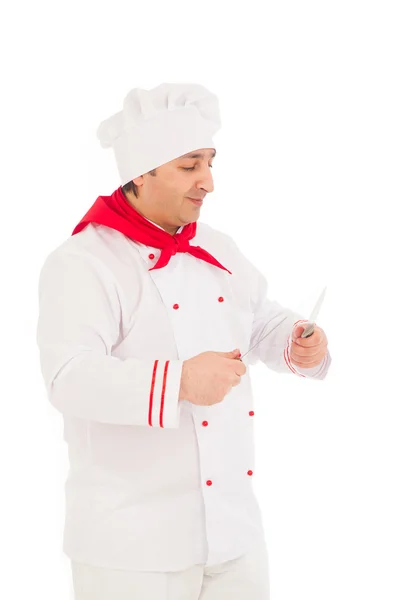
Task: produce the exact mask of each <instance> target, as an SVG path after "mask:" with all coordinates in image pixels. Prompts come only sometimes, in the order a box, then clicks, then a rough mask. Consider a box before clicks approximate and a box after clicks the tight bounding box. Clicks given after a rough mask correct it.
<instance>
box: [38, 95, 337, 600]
mask: <svg viewBox="0 0 400 600" xmlns="http://www.w3.org/2000/svg"><path fill="white" fill-rule="evenodd" d="M219 128H220V115H219V107H218V100H217V98H216V96H215V95H214V94H212V93H210V92H209V91H208V90H207V89H206V88H205V87H203V86H201V85H197V84H169V83H163V84H161V85H159V86H158V87H156V88H154V89H151V90H146V89H139V88H136V89H133V90H131V91H130V92H129V93H128V95H127V96H126V98H125V100H124V103H123V109H122V110H121V111H120V112H118V113H116V114H114V115H113V116H111V117H110V118H108V119H106V120H105V121H103V122H102V123H101V124H100V126H99V129H98V132H97V134H98V138H99V140H100V143H101V146H102V147H103V148H112V149H113V152H114V155H115V159H116V163H117V167H118V172H119V175H120V179H121V185H120V187H118V188H117V189H116V190H115V191H114V192H113V193H112V194H111V195H110V196H99V197H98V198H97V199H96V201H95V202H94V204H93V205H92V206H91V208H90V209H89V210H88V212H87V213H86V214H85V215H84V217H83V218H82V219H81V220H80V222H79V223H78V224H77V226H76V227H75V229H74V230H73V232H72V235H71V236H70V237H69V238H68V239H66V240H65V241H64V242H63V243H62V244H60V245H59V246H58V247H57V248H56V249H54V250H53V251H52V252H51V253H50V254H49V255H48V256H47V258H46V260H45V261H44V264H43V265H42V268H41V271H40V277H39V318H38V325H37V343H38V346H39V350H40V362H41V370H42V374H43V378H44V381H45V385H46V390H47V394H48V398H49V400H50V402H51V403H52V405H53V406H54V407H55V408H56V409H57V410H58V411H60V413H61V414H62V415H63V419H64V440H65V441H66V443H67V445H68V452H69V462H70V468H69V473H68V477H67V481H66V484H65V502H66V504H65V507H66V515H65V526H64V540H63V550H64V552H65V554H66V555H67V556H68V557H69V558H70V561H71V569H72V578H73V585H74V593H75V599H76V600H128V599H129V600H133V599H136V598H140V599H141V600H225V599H227V598H229V600H239V599H240V600H249V599H251V600H268V599H269V567H268V555H267V548H266V542H265V536H264V528H263V522H262V516H261V512H260V507H259V504H258V501H257V499H256V497H255V495H254V490H253V482H254V478H256V477H257V475H258V473H259V470H262V464H257V463H256V459H255V456H254V440H253V433H254V422H255V419H256V418H257V413H256V411H255V410H254V399H253V394H252V387H251V380H250V373H249V367H250V366H251V365H255V364H257V363H259V362H262V363H264V365H265V366H266V367H267V368H270V369H272V370H274V371H276V372H279V373H283V374H287V375H289V376H297V377H301V378H305V377H306V378H312V379H317V380H322V379H324V378H325V376H326V374H327V372H328V369H329V366H330V363H331V357H330V353H329V350H328V347H327V344H328V341H327V337H326V335H325V332H324V331H323V330H322V329H321V328H320V327H318V326H315V331H314V333H313V334H312V335H311V337H309V338H301V337H300V335H301V333H302V332H303V330H304V327H305V325H304V324H305V323H306V319H304V317H303V315H301V314H297V313H295V312H293V311H291V310H290V309H289V308H285V307H283V306H281V305H280V304H279V303H277V302H276V301H272V300H270V299H269V298H268V284H267V281H266V278H265V277H264V275H263V274H262V273H261V272H260V271H259V270H258V269H257V268H256V267H255V266H254V265H253V264H252V263H251V262H250V261H249V260H248V259H247V258H246V257H245V256H244V254H243V253H242V252H241V251H240V249H239V247H238V246H237V244H236V243H235V241H234V240H233V239H232V237H230V236H229V234H227V233H225V232H221V231H219V230H217V229H215V228H213V227H211V226H210V225H208V224H206V223H203V222H201V221H199V218H200V213H201V206H202V203H203V202H206V201H207V200H208V197H207V194H209V193H211V192H212V191H213V190H214V184H213V177H212V168H213V167H214V162H215V160H216V159H215V156H216V146H215V144H214V141H213V136H214V134H215V133H216V132H217V130H218V129H219ZM284 317H286V319H285V320H283V318H284ZM280 322H281V324H280V325H279V326H276V325H277V324H278V323H280ZM273 328H274V330H273V331H272V329H273ZM269 330H271V334H270V335H269V336H267V337H265V339H261V338H263V337H264V336H265V335H266V333H267V332H268V331H269ZM258 341H260V343H259V344H258V345H255V344H256V343H257V342H258ZM253 346H255V347H254V349H252V350H251V351H250V352H249V353H248V354H247V356H246V357H243V360H241V355H242V354H245V353H246V352H247V351H248V350H249V349H251V348H252V347H253Z"/></svg>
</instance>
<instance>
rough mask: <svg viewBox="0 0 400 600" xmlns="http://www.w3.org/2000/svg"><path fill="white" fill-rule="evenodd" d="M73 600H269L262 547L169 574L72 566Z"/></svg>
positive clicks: (267, 573)
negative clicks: (205, 565)
mask: <svg viewBox="0 0 400 600" xmlns="http://www.w3.org/2000/svg"><path fill="white" fill-rule="evenodd" d="M71 570H72V579H73V586H74V593H75V596H74V600H115V599H118V600H135V599H136V598H137V599H139V598H140V600H224V599H225V598H226V599H229V600H247V599H251V600H269V598H270V591H269V588H270V585H269V557H268V552H267V548H266V545H265V543H264V542H263V543H262V544H261V545H260V544H258V545H256V546H255V548H254V549H253V550H252V551H251V552H249V553H247V554H246V555H244V556H241V557H239V558H236V559H234V560H230V561H227V562H224V563H221V564H219V565H214V566H212V567H204V566H203V565H195V566H193V567H189V568H188V569H185V570H183V571H175V572H171V573H162V572H151V573H150V572H143V571H142V572H140V571H122V570H116V569H102V568H99V567H92V566H90V565H85V564H81V563H76V562H72V563H71Z"/></svg>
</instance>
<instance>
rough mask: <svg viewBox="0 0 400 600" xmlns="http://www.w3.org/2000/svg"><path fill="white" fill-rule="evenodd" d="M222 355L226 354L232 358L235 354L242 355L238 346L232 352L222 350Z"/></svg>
mask: <svg viewBox="0 0 400 600" xmlns="http://www.w3.org/2000/svg"><path fill="white" fill-rule="evenodd" d="M219 354H220V355H221V356H225V358H232V357H233V356H236V357H237V356H241V354H240V350H239V349H238V348H236V349H235V350H232V351H231V352H220V353H219Z"/></svg>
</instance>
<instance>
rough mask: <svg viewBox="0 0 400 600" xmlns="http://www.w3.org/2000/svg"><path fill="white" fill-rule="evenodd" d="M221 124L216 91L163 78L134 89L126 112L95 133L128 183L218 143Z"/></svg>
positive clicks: (123, 111)
mask: <svg viewBox="0 0 400 600" xmlns="http://www.w3.org/2000/svg"><path fill="white" fill-rule="evenodd" d="M220 127H221V120H220V111H219V104H218V99H217V97H216V96H215V94H212V93H211V92H209V91H208V90H207V89H206V88H205V87H204V86H202V85H198V84H180V83H162V84H161V85H159V86H157V87H156V88H154V89H151V90H146V89H141V88H135V89H133V90H131V91H130V92H129V93H128V94H127V96H126V97H125V100H124V103H123V109H122V111H120V112H118V113H116V114H114V115H113V116H111V117H109V118H108V119H105V120H104V121H102V122H101V123H100V125H99V127H98V129H97V137H98V139H99V141H100V144H101V146H102V147H103V148H110V147H112V148H113V150H114V155H115V159H116V162H117V168H118V172H119V175H120V178H121V185H125V183H127V182H128V181H132V179H135V177H138V176H139V175H144V174H145V173H148V172H149V171H151V170H152V169H155V168H156V167H159V166H160V165H163V164H165V163H167V162H169V161H171V160H174V159H175V158H178V157H179V156H182V155H183V154H187V153H188V152H191V151H192V150H197V149H200V148H215V145H214V142H213V139H212V138H213V135H214V134H215V133H216V132H217V131H218V130H219V129H220Z"/></svg>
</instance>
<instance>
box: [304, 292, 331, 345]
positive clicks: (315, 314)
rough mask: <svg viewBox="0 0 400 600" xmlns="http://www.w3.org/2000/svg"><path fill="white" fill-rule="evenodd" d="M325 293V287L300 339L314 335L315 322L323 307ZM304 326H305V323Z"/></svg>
mask: <svg viewBox="0 0 400 600" xmlns="http://www.w3.org/2000/svg"><path fill="white" fill-rule="evenodd" d="M325 292H326V287H324V289H323V290H322V292H321V294H320V296H319V298H318V300H317V303H316V305H315V306H314V308H313V309H312V311H311V315H310V318H309V319H308V321H307V324H305V328H304V331H303V333H302V334H301V336H300V337H302V338H308V337H310V336H311V335H312V334H313V333H314V327H315V321H316V320H317V317H318V314H319V311H320V308H321V306H322V302H323V301H324V297H325ZM303 325H304V323H303Z"/></svg>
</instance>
